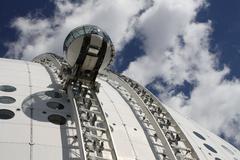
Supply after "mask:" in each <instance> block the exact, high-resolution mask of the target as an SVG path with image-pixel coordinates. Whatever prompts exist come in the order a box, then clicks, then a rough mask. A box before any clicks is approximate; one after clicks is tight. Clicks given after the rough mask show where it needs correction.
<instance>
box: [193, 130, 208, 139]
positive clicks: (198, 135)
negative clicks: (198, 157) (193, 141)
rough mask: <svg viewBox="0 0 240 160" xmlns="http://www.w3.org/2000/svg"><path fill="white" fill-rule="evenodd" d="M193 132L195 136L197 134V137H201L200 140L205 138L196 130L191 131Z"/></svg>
mask: <svg viewBox="0 0 240 160" xmlns="http://www.w3.org/2000/svg"><path fill="white" fill-rule="evenodd" d="M193 134H194V135H195V136H197V137H198V138H200V139H202V140H206V138H205V137H203V136H202V135H201V134H200V133H198V132H196V131H193Z"/></svg>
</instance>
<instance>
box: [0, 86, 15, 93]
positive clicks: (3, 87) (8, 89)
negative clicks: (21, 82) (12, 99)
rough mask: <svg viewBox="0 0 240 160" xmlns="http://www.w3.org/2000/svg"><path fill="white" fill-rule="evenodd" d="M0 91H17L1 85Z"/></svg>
mask: <svg viewBox="0 0 240 160" xmlns="http://www.w3.org/2000/svg"><path fill="white" fill-rule="evenodd" d="M0 91H3V92H14V91H16V88H15V87H13V86H9V85H0Z"/></svg>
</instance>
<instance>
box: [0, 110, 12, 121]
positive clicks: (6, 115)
mask: <svg viewBox="0 0 240 160" xmlns="http://www.w3.org/2000/svg"><path fill="white" fill-rule="evenodd" d="M14 115H15V113H14V112H12V111H10V110H8V109H0V119H11V118H13V117H14Z"/></svg>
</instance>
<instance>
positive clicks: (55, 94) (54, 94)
mask: <svg viewBox="0 0 240 160" xmlns="http://www.w3.org/2000/svg"><path fill="white" fill-rule="evenodd" d="M45 94H46V95H47V96H48V97H51V98H62V95H61V94H60V93H58V92H56V91H46V92H45Z"/></svg>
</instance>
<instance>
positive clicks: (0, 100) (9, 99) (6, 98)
mask: <svg viewBox="0 0 240 160" xmlns="http://www.w3.org/2000/svg"><path fill="white" fill-rule="evenodd" d="M14 102H16V99H14V98H13V97H9V96H0V103H3V104H11V103H14Z"/></svg>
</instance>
